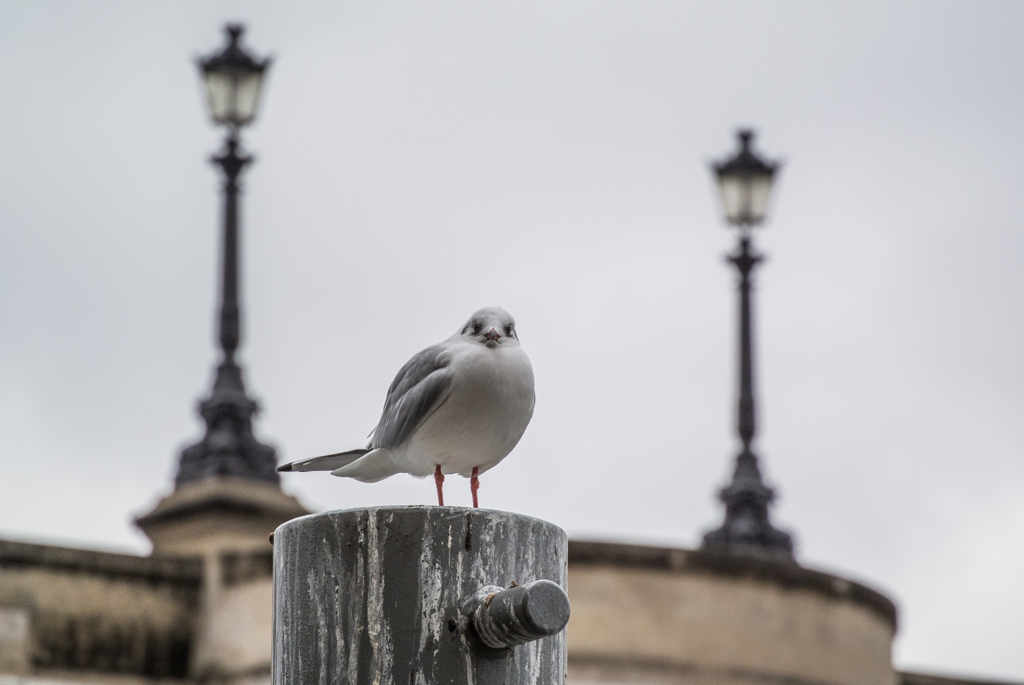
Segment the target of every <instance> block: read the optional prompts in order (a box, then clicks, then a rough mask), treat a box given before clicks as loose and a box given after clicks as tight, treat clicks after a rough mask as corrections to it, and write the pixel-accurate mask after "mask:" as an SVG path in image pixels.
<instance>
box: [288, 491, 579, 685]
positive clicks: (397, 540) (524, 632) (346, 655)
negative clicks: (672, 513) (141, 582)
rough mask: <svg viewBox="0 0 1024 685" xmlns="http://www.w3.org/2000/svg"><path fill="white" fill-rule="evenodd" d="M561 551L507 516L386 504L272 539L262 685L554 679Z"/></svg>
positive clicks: (538, 527) (308, 523) (560, 652)
mask: <svg viewBox="0 0 1024 685" xmlns="http://www.w3.org/2000/svg"><path fill="white" fill-rule="evenodd" d="M567 555H568V543H567V538H566V535H565V533H564V532H563V531H562V530H561V529H560V528H558V527H556V526H554V525H552V524H550V523H547V522H545V521H540V520H538V519H534V518H530V517H528V516H521V515H518V514H511V513H506V512H499V511H489V510H481V509H463V508H458V507H392V508H378V509H353V510H348V511H333V512H326V513H323V514H315V515H312V516H306V517H303V518H299V519H295V520H292V521H289V522H288V523H285V524H283V525H281V526H280V527H279V528H278V529H277V531H276V532H275V533H274V657H273V682H274V685H313V684H314V683H316V684H320V685H335V684H343V685H434V684H441V683H443V684H444V685H564V682H565V668H566V643H565V632H564V630H563V628H564V626H565V624H566V622H567V621H568V618H569V603H568V597H567V596H566V595H565V588H566V571H567V566H566V564H567Z"/></svg>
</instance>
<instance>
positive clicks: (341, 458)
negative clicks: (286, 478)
mask: <svg viewBox="0 0 1024 685" xmlns="http://www.w3.org/2000/svg"><path fill="white" fill-rule="evenodd" d="M369 451H370V450H349V451H348V452H338V453H337V454H325V455H324V456H322V457H310V458H309V459H299V460H298V461H293V462H292V463H290V464H282V465H281V466H278V467H277V470H278V471H333V470H335V469H339V468H341V467H342V466H347V465H348V464H351V463H352V462H354V461H355V460H356V459H359V457H361V456H363V455H364V454H366V453H367V452H369Z"/></svg>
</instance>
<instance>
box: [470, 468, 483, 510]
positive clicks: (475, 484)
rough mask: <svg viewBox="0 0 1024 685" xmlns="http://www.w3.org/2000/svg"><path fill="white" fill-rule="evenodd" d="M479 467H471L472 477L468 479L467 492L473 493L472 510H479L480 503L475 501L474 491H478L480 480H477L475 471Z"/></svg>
mask: <svg viewBox="0 0 1024 685" xmlns="http://www.w3.org/2000/svg"><path fill="white" fill-rule="evenodd" d="M478 468H479V467H476V466H474V467H473V477H472V478H470V479H469V491H470V492H472V493H473V508H474V509H479V508H480V503H479V502H477V499H476V491H477V490H479V489H480V479H479V478H477V469H478Z"/></svg>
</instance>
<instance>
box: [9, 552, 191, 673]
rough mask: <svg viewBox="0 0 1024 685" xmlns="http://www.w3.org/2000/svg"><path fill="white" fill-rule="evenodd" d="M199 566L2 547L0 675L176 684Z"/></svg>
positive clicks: (182, 669)
mask: <svg viewBox="0 0 1024 685" xmlns="http://www.w3.org/2000/svg"><path fill="white" fill-rule="evenodd" d="M200 580H201V568H200V565H199V563H198V562H197V561H196V560H189V559H161V558H146V557H136V556H132V555H126V554H110V553H104V552H93V551H88V550H79V549H70V548H64V547H52V546H44V545H34V544H26V543H17V542H9V541H0V668H2V670H3V671H4V672H7V673H18V674H29V673H36V674H51V675H57V674H60V673H63V672H74V673H96V674H110V675H111V676H114V675H120V676H141V677H145V678H170V679H181V678H184V677H186V676H187V674H188V664H189V657H190V650H191V647H192V641H193V623H194V616H195V614H196V611H197V609H198V597H199V589H200Z"/></svg>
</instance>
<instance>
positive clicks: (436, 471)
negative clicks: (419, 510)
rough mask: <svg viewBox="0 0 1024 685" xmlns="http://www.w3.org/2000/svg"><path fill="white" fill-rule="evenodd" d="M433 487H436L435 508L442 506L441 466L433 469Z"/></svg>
mask: <svg viewBox="0 0 1024 685" xmlns="http://www.w3.org/2000/svg"><path fill="white" fill-rule="evenodd" d="M434 485H436V486H437V506H439V507H443V506H444V474H443V473H441V465H440V464H438V465H437V466H436V467H435V468H434Z"/></svg>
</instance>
